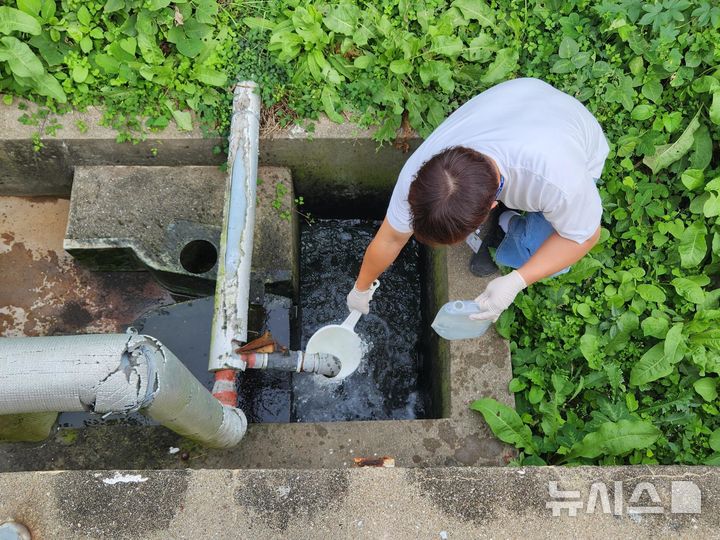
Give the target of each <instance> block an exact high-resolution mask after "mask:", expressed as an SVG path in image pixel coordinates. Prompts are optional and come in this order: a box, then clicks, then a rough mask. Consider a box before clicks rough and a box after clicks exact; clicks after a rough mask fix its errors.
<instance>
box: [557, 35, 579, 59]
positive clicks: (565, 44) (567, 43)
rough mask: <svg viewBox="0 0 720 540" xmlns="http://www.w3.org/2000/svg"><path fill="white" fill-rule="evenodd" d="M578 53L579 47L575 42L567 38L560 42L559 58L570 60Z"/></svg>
mask: <svg viewBox="0 0 720 540" xmlns="http://www.w3.org/2000/svg"><path fill="white" fill-rule="evenodd" d="M578 52H580V45H578V43H577V41H575V40H574V39H573V38H571V37H569V36H565V37H564V38H563V40H562V41H561V42H560V49H559V50H558V55H559V56H560V58H572V57H573V56H575V55H576V54H577V53H578Z"/></svg>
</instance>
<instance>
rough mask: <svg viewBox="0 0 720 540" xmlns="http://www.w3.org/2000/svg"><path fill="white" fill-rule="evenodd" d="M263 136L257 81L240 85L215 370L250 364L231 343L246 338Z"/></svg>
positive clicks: (219, 289) (232, 126) (217, 289)
mask: <svg viewBox="0 0 720 540" xmlns="http://www.w3.org/2000/svg"><path fill="white" fill-rule="evenodd" d="M259 138H260V95H259V94H258V92H257V85H256V84H255V83H254V82H252V81H245V82H241V83H238V85H237V86H236V87H235V97H234V98H233V115H232V121H231V124H230V139H229V145H230V148H229V153H228V180H227V185H226V189H225V210H224V212H223V229H222V236H221V238H220V255H219V262H218V274H217V285H216V287H215V314H214V316H213V325H212V336H211V341H210V356H209V360H208V369H209V370H211V371H216V370H220V369H243V370H244V369H245V362H244V361H243V360H242V359H241V358H240V356H239V355H237V354H235V353H234V352H233V343H232V342H233V340H236V341H239V342H245V341H247V323H248V321H247V317H248V307H249V301H248V296H249V294H250V264H251V260H252V250H253V236H254V229H255V192H256V189H255V187H256V184H257V162H258V141H259Z"/></svg>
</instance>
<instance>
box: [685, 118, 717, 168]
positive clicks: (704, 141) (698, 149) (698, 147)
mask: <svg viewBox="0 0 720 540" xmlns="http://www.w3.org/2000/svg"><path fill="white" fill-rule="evenodd" d="M712 156H713V141H712V137H711V136H710V130H709V129H708V127H707V126H706V125H704V124H701V125H700V128H699V129H698V130H697V131H696V132H695V141H694V142H693V146H692V153H691V154H690V166H691V167H693V168H694V169H704V168H706V167H707V166H708V165H710V162H711V161H712Z"/></svg>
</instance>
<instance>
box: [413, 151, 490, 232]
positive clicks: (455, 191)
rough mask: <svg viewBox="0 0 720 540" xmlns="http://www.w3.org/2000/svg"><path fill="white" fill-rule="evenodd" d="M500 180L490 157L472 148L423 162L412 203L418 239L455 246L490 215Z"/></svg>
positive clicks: (442, 154) (414, 186)
mask: <svg viewBox="0 0 720 540" xmlns="http://www.w3.org/2000/svg"><path fill="white" fill-rule="evenodd" d="M499 181H500V179H499V178H498V176H497V173H496V172H495V168H494V167H493V164H492V162H491V161H490V159H489V158H487V157H486V156H484V155H483V154H481V153H480V152H476V151H475V150H472V149H471V148H465V147H463V146H454V147H451V148H447V149H445V150H443V151H442V152H440V153H439V154H437V155H435V156H433V157H432V158H430V159H429V160H428V161H426V162H425V163H423V165H422V167H420V169H419V170H418V172H417V174H416V175H415V178H414V179H413V181H412V183H411V184H410V193H409V194H408V202H409V203H410V212H411V214H412V227H413V232H414V233H415V237H416V238H417V239H418V240H419V241H420V242H423V243H426V244H455V243H457V242H460V241H461V240H463V239H465V238H466V237H467V236H468V235H469V234H470V233H471V232H473V231H474V230H475V229H477V228H478V227H479V226H480V224H481V223H483V222H484V221H485V220H486V219H487V217H488V214H489V213H490V210H491V208H492V203H493V202H494V201H495V194H496V192H497V189H498V183H499Z"/></svg>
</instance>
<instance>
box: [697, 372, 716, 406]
mask: <svg viewBox="0 0 720 540" xmlns="http://www.w3.org/2000/svg"><path fill="white" fill-rule="evenodd" d="M693 388H694V389H695V391H696V392H697V393H698V394H700V395H701V396H702V398H703V399H704V400H705V401H714V400H715V398H717V397H718V392H717V379H715V378H714V377H703V378H701V379H698V380H697V381H695V382H694V383H693Z"/></svg>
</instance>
